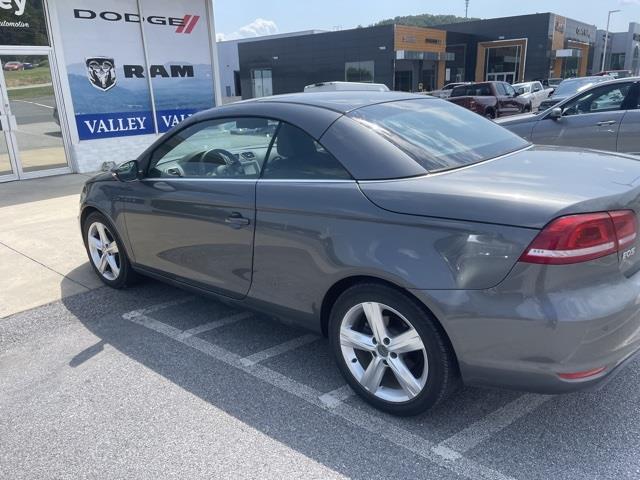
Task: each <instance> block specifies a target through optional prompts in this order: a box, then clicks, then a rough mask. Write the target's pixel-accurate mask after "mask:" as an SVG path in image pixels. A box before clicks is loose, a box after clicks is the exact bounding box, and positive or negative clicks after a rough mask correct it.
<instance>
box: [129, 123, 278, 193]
mask: <svg viewBox="0 0 640 480" xmlns="http://www.w3.org/2000/svg"><path fill="white" fill-rule="evenodd" d="M239 118H264V119H266V120H267V121H268V120H271V121H273V122H278V126H277V127H276V133H277V131H278V130H279V129H280V125H281V124H282V123H283V122H282V120H280V119H277V118H274V117H267V116H265V115H247V114H239V115H225V116H222V117H212V118H205V119H202V120H198V121H197V122H193V123H189V124H185V125H181V126H180V128H178V129H176V130H175V131H174V132H172V133H171V135H169V136H167V137H166V138H163V141H162V142H161V143H160V144H158V145H156V146H155V148H154V149H153V150H151V151H150V152H148V153H146V154H145V155H144V168H143V169H142V170H143V172H144V173H143V176H142V178H141V180H152V181H157V180H162V181H166V180H225V181H243V180H253V181H256V180H258V179H259V178H260V177H261V176H262V171H263V170H264V166H265V165H266V163H267V158H268V156H269V154H270V152H271V148H272V147H273V142H274V140H275V138H276V133H274V135H273V137H272V138H271V140H270V142H269V146H268V148H267V154H266V156H265V161H264V162H263V164H262V166H261V168H260V173H259V175H258V177H256V178H247V179H243V178H216V177H211V178H206V179H202V178H195V177H194V178H181V177H175V178H174V177H150V176H149V170H150V169H151V164H152V162H153V158H154V155H155V154H156V152H157V151H158V150H159V149H161V148H162V147H163V146H164V145H166V143H167V142H169V141H171V139H172V138H174V137H176V136H177V135H179V134H180V133H182V132H184V131H185V130H187V129H189V128H192V127H194V126H196V125H200V124H203V123H208V122H218V121H220V122H224V121H225V120H226V121H230V120H236V119H239ZM161 138H162V137H161Z"/></svg>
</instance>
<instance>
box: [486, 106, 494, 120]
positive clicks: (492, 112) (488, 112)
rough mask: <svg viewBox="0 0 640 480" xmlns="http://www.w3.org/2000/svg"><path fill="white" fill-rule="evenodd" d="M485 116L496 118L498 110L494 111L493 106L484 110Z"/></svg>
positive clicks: (491, 118)
mask: <svg viewBox="0 0 640 480" xmlns="http://www.w3.org/2000/svg"><path fill="white" fill-rule="evenodd" d="M484 116H485V117H487V118H488V119H489V120H493V119H495V118H496V112H494V111H493V109H492V108H489V109H487V110H486V111H485V112H484Z"/></svg>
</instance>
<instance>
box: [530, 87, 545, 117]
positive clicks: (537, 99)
mask: <svg viewBox="0 0 640 480" xmlns="http://www.w3.org/2000/svg"><path fill="white" fill-rule="evenodd" d="M531 91H532V93H533V100H532V102H531V108H532V110H537V109H538V108H539V107H540V104H541V103H542V100H544V98H545V93H544V89H543V88H542V84H541V83H540V82H533V83H532V84H531Z"/></svg>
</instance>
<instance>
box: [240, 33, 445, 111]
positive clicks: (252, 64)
mask: <svg viewBox="0 0 640 480" xmlns="http://www.w3.org/2000/svg"><path fill="white" fill-rule="evenodd" d="M238 52H239V57H240V81H241V88H242V97H243V98H255V97H260V96H264V95H268V94H274V95H276V94H280V93H290V92H300V91H302V90H303V89H304V87H305V86H306V85H310V84H313V83H318V82H325V81H353V82H372V83H383V84H386V85H387V86H389V87H390V88H392V89H397V90H407V91H417V90H431V89H433V88H437V87H438V86H440V85H442V84H443V83H444V81H445V62H446V60H447V58H449V57H451V55H449V54H448V53H447V51H446V32H442V31H440V30H437V29H429V28H417V27H405V26H401V25H382V26H377V27H369V28H357V29H353V30H341V31H336V32H325V33H316V34H313V35H301V36H296V37H290V38H289V37H287V38H275V39H265V40H261V39H257V40H255V41H249V42H244V43H240V44H239V45H238Z"/></svg>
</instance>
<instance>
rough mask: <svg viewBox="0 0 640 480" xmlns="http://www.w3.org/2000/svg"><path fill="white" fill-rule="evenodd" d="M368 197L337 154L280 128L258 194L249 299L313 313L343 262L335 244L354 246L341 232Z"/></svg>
mask: <svg viewBox="0 0 640 480" xmlns="http://www.w3.org/2000/svg"><path fill="white" fill-rule="evenodd" d="M362 198H363V197H362V192H360V190H359V188H358V185H357V183H356V182H355V181H354V180H353V179H352V177H351V175H350V174H349V173H348V172H347V170H346V169H345V168H344V167H343V166H342V165H341V164H340V162H339V161H338V160H336V159H335V157H334V156H333V155H331V153H329V152H328V151H327V150H326V149H324V148H323V147H322V146H321V145H320V143H318V142H317V141H316V140H314V139H313V138H312V137H311V136H310V135H309V134H307V133H306V132H304V131H303V130H301V129H299V128H297V127H295V126H293V125H290V124H286V123H282V124H281V127H280V128H279V130H278V133H277V135H276V137H275V141H274V145H273V148H272V149H271V153H270V154H269V158H268V159H267V161H266V164H265V167H264V169H263V173H262V177H261V178H260V180H259V181H258V184H257V188H256V235H255V248H254V279H253V283H252V286H251V293H250V297H251V298H252V299H253V300H256V301H263V302H269V303H272V304H276V305H287V308H288V309H292V310H296V311H298V313H299V312H301V311H304V312H306V313H308V314H310V315H312V314H313V310H312V307H313V305H314V304H315V302H316V300H317V298H319V297H320V296H322V295H323V294H324V292H325V291H326V290H323V288H325V287H326V285H325V284H324V283H323V282H327V281H328V280H327V279H328V278H330V277H331V275H332V274H334V273H336V272H337V270H336V267H337V265H338V264H340V259H338V258H336V257H335V248H334V242H336V241H340V242H347V241H348V240H347V237H341V236H340V235H338V234H337V232H339V231H343V229H349V228H352V227H354V228H357V227H356V226H355V225H354V224H353V221H352V219H351V218H352V217H351V215H350V214H349V212H350V211H351V209H352V208H353V207H354V206H355V205H358V204H359V202H361V201H362ZM336 236H337V239H336ZM316 307H317V305H316ZM282 313H283V315H285V316H286V314H287V312H286V311H283V312H282Z"/></svg>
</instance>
